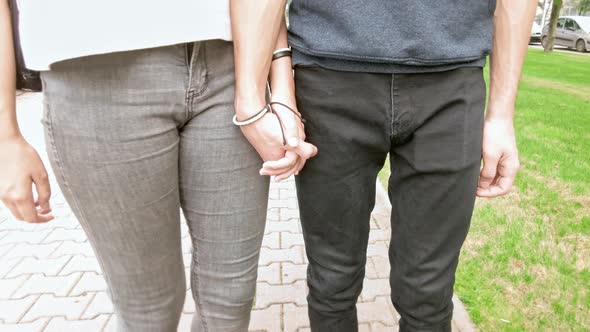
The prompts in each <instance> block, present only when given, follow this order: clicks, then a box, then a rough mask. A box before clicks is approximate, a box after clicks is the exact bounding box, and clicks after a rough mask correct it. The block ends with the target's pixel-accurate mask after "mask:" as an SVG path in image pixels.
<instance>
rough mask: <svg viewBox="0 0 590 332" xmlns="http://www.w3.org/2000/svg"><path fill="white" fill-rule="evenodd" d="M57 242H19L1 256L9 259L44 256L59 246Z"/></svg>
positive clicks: (47, 255)
mask: <svg viewBox="0 0 590 332" xmlns="http://www.w3.org/2000/svg"><path fill="white" fill-rule="evenodd" d="M59 245H60V244H59V243H58V242H53V243H43V244H28V243H19V244H17V245H15V246H14V247H13V248H12V249H11V250H10V251H8V252H7V253H6V254H5V255H4V256H3V257H2V258H4V259H10V258H16V257H34V258H38V259H42V258H46V257H49V256H50V255H51V253H52V252H53V251H54V250H55V249H56V248H57V247H59Z"/></svg>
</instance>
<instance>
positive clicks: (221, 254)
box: [180, 41, 269, 332]
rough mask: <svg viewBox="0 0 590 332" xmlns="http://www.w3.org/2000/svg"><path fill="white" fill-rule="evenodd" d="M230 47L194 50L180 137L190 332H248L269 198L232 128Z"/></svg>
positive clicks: (213, 44)
mask: <svg viewBox="0 0 590 332" xmlns="http://www.w3.org/2000/svg"><path fill="white" fill-rule="evenodd" d="M232 51H233V50H232V45H231V43H229V42H224V41H207V42H201V43H196V44H195V46H194V54H193V61H192V66H191V81H190V86H191V88H190V89H189V91H195V92H194V94H193V97H192V100H191V102H189V106H190V108H189V109H188V113H189V114H190V116H192V117H193V118H192V120H191V121H189V122H188V123H187V124H186V125H185V126H184V127H183V128H182V131H181V134H180V136H181V140H180V193H181V203H182V209H183V211H184V214H185V216H186V219H187V222H188V225H189V228H190V233H191V237H192V242H193V248H194V250H193V258H192V264H191V265H192V266H191V287H192V293H193V297H194V300H195V302H196V311H197V312H196V314H195V316H194V320H193V328H192V330H193V331H195V332H196V331H199V332H200V331H208V332H222V331H223V332H226V331H232V332H238V331H239V332H243V331H247V329H248V323H249V320H250V310H251V309H252V301H253V299H254V292H255V289H256V276H257V267H258V256H259V252H260V246H261V242H262V237H263V235H264V224H265V220H266V205H267V199H268V185H269V181H268V177H262V176H260V175H259V174H258V170H259V169H260V167H261V165H262V160H261V159H260V157H259V156H258V154H257V153H256V151H255V150H254V148H253V147H252V146H251V145H250V144H249V143H248V142H247V140H246V139H245V138H244V136H243V135H242V133H241V131H240V129H239V128H238V127H236V126H234V125H233V124H232V122H231V118H232V115H233V113H234V110H233V99H234V67H233V52H232Z"/></svg>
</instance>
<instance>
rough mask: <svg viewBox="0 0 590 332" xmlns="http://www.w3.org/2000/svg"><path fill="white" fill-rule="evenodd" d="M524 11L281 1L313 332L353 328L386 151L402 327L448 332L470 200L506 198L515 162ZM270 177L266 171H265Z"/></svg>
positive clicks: (492, 5)
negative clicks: (299, 137)
mask: <svg viewBox="0 0 590 332" xmlns="http://www.w3.org/2000/svg"><path fill="white" fill-rule="evenodd" d="M535 8H536V2H534V1H513V0H498V3H497V6H496V1H494V0H488V1H464V2H458V1H428V2H425V1H415V0H377V1H363V2H359V1H353V0H341V1H330V0H314V1H306V0H293V1H292V3H291V6H290V12H289V21H290V27H289V43H290V45H291V47H292V48H293V65H294V67H295V87H296V101H297V105H298V107H299V110H300V111H301V113H302V115H303V117H304V118H305V119H306V120H307V122H306V134H307V138H308V139H309V142H310V143H312V144H314V145H316V146H317V148H318V151H319V153H318V155H317V157H316V158H314V159H312V160H310V161H309V162H308V164H307V166H306V168H305V169H303V171H302V172H301V174H300V175H299V176H298V177H297V188H298V196H299V207H300V212H301V221H302V225H303V233H304V237H305V245H306V250H307V256H308V258H309V269H308V285H309V296H308V302H309V316H310V322H311V329H312V331H320V332H325V331H338V332H341V331H357V325H358V324H357V317H356V309H355V304H356V301H357V298H358V296H359V294H360V293H361V289H362V281H363V277H364V273H365V260H366V258H365V257H366V249H367V242H368V234H369V218H370V213H371V210H372V209H373V205H374V197H375V189H374V188H375V180H376V176H377V173H378V172H379V170H380V169H381V168H382V166H383V164H384V161H385V159H386V156H387V154H388V153H389V155H390V158H391V177H390V180H389V197H390V200H391V204H392V218H391V227H392V237H391V244H390V261H391V267H392V268H391V277H390V281H391V287H392V292H391V293H392V295H391V300H392V302H393V304H394V306H395V308H396V309H397V311H398V312H399V314H400V315H401V319H400V330H401V331H450V328H451V318H452V311H453V306H452V302H451V297H452V294H453V286H454V279H455V270H456V267H457V263H458V257H459V252H460V248H461V246H462V244H463V241H464V239H465V237H466V235H467V231H468V229H469V224H470V219H471V214H472V210H473V205H474V201H475V197H476V195H477V196H480V197H494V196H499V195H503V194H506V193H507V192H508V191H509V190H510V188H511V187H512V183H513V181H514V178H515V176H516V173H517V170H518V167H519V162H518V153H517V149H516V143H515V135H514V126H513V113H514V102H515V97H516V91H517V86H518V81H519V77H520V72H521V68H522V63H523V59H524V56H525V52H526V45H527V41H528V37H529V36H528V34H529V30H530V26H531V22H532V18H533V15H534V12H535ZM494 13H495V15H494ZM256 19H258V18H253V19H252V20H253V21H256ZM259 19H260V21H261V22H264V19H263V18H260V17H259ZM269 27H272V25H269ZM274 34H275V32H274V31H270V32H268V34H267V36H266V38H270V39H272V38H274ZM488 54H491V57H490V68H491V73H490V83H491V85H490V94H489V104H488V112H487V114H485V117H484V108H485V101H486V100H485V98H486V89H485V82H484V80H483V69H482V68H483V67H484V65H485V63H486V55H488ZM482 153H483V168H481V169H480V166H481V160H482ZM273 171H275V170H274V165H273V164H272V163H267V164H265V166H264V169H263V173H264V172H266V173H268V174H271V172H273Z"/></svg>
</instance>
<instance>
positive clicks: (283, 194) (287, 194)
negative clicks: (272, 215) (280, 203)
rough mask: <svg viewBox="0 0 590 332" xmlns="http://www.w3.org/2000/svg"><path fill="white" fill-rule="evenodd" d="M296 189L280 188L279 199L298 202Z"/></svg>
mask: <svg viewBox="0 0 590 332" xmlns="http://www.w3.org/2000/svg"><path fill="white" fill-rule="evenodd" d="M293 189H294V188H293V187H292V188H279V199H293V200H294V201H295V202H297V191H296V190H293Z"/></svg>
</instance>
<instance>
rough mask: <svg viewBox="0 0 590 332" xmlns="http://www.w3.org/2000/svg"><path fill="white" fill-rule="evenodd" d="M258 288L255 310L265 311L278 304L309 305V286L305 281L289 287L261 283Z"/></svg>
mask: <svg viewBox="0 0 590 332" xmlns="http://www.w3.org/2000/svg"><path fill="white" fill-rule="evenodd" d="M256 286H257V287H256V303H255V305H254V309H264V308H266V307H268V306H269V305H271V304H277V303H295V304H297V305H305V304H306V303H307V300H306V294H307V286H306V284H305V281H303V280H301V281H296V282H294V283H292V284H288V285H269V284H267V283H263V282H261V283H258V284H257V285H256Z"/></svg>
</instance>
